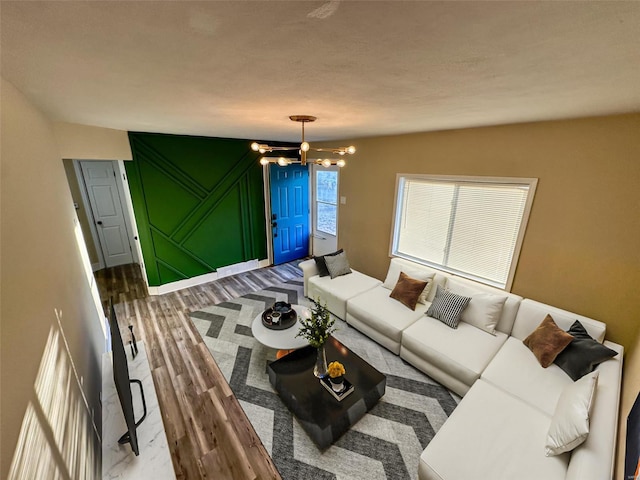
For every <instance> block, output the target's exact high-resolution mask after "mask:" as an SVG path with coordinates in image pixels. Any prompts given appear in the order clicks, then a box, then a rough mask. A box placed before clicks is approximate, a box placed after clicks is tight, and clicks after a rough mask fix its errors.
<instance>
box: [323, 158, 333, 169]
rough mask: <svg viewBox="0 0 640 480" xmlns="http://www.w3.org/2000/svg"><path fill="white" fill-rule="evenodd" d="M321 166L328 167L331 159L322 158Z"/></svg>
mask: <svg viewBox="0 0 640 480" xmlns="http://www.w3.org/2000/svg"><path fill="white" fill-rule="evenodd" d="M322 166H323V167H325V168H329V167H330V166H331V160H329V159H328V158H325V159H324V160H322Z"/></svg>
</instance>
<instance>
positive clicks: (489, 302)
mask: <svg viewBox="0 0 640 480" xmlns="http://www.w3.org/2000/svg"><path fill="white" fill-rule="evenodd" d="M447 288H448V289H449V290H451V291H452V292H453V293H457V294H458V295H464V296H466V297H471V300H470V301H469V305H467V308H465V309H464V311H463V312H462V316H461V317H460V320H462V321H463V322H467V323H470V324H471V325H473V326H474V327H477V328H479V329H481V330H484V331H485V332H488V333H490V334H492V335H493V334H494V333H495V331H496V326H497V325H498V322H499V321H500V317H501V316H502V309H503V308H504V304H505V302H506V301H507V295H496V294H492V293H486V292H484V291H483V290H480V289H479V288H473V287H471V286H469V285H466V284H463V283H461V282H459V281H457V280H456V279H450V280H449V281H448V282H447Z"/></svg>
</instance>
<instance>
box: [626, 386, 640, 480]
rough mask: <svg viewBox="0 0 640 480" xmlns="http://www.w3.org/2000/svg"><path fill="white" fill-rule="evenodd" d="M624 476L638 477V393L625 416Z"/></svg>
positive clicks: (639, 422)
mask: <svg viewBox="0 0 640 480" xmlns="http://www.w3.org/2000/svg"><path fill="white" fill-rule="evenodd" d="M624 478H626V479H629V480H636V479H637V478H640V395H638V397H637V398H636V401H635V403H634V404H633V407H632V408H631V412H629V416H628V417H627V448H626V453H625V467H624Z"/></svg>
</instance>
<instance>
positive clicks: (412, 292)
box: [389, 272, 429, 310]
mask: <svg viewBox="0 0 640 480" xmlns="http://www.w3.org/2000/svg"><path fill="white" fill-rule="evenodd" d="M428 284H429V282H428V281H427V282H423V281H422V280H416V279H415V278H411V277H410V276H409V275H407V274H406V273H404V272H400V277H399V278H398V283H396V286H395V287H393V290H392V291H391V293H390V294H389V297H391V298H393V299H394V300H398V301H399V302H400V303H402V304H403V305H405V306H407V307H408V308H410V309H411V310H415V309H416V304H417V303H418V298H419V297H421V296H422V295H424V293H423V292H424V289H425V287H426V286H427V285H428Z"/></svg>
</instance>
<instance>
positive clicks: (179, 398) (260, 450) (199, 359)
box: [95, 262, 301, 480]
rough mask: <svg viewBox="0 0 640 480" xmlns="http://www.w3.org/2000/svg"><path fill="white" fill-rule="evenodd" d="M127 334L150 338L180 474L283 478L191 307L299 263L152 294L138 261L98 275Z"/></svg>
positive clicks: (278, 277)
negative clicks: (192, 317) (131, 328)
mask: <svg viewBox="0 0 640 480" xmlns="http://www.w3.org/2000/svg"><path fill="white" fill-rule="evenodd" d="M95 276H96V281H97V284H98V289H99V291H100V295H101V298H102V299H103V303H104V304H105V305H106V304H107V302H108V298H109V297H113V302H114V304H115V310H116V314H117V316H118V322H119V324H120V328H121V330H122V334H123V336H124V338H128V335H129V332H128V326H129V325H133V326H134V331H135V333H136V337H137V338H138V339H142V340H144V342H145V346H146V350H147V353H148V356H149V362H150V364H151V372H152V375H153V381H154V384H155V387H156V392H157V394H158V400H159V402H160V409H161V410H162V418H163V421H164V426H165V430H166V433H167V439H168V441H169V448H170V450H171V455H172V459H173V466H174V469H175V472H176V476H177V477H178V478H179V479H188V480H197V479H227V478H230V479H235V478H237V479H243V480H245V479H270V478H274V479H279V478H280V474H279V473H278V471H277V470H276V468H275V466H274V465H273V463H272V461H271V458H270V457H269V454H268V453H267V451H266V450H265V449H264V447H263V446H262V443H261V442H260V439H259V438H258V436H257V435H256V433H255V431H254V429H253V427H252V426H251V423H250V422H249V420H248V419H247V417H246V415H245V414H244V412H243V410H242V408H241V407H240V404H239V403H238V401H237V399H236V398H235V396H234V395H233V393H232V392H231V390H230V388H229V385H228V384H227V382H226V380H225V379H224V377H223V376H222V373H221V372H220V370H219V369H218V366H217V365H216V363H215V361H214V360H213V357H212V356H211V354H210V353H209V351H208V350H207V347H206V345H205V344H204V342H203V341H202V338H201V337H200V334H199V333H198V332H197V330H195V328H194V327H193V325H192V323H191V322H190V320H189V312H191V311H194V310H199V309H201V308H203V307H208V306H211V305H214V304H216V303H220V302H222V301H225V300H228V299H230V298H235V297H239V296H242V295H245V294H247V293H250V292H252V291H256V290H260V289H263V288H265V287H268V286H270V285H274V284H277V283H281V282H285V281H287V280H290V279H292V278H295V277H299V276H301V271H300V269H299V268H298V267H297V262H294V263H290V264H284V265H279V266H276V267H267V268H262V269H259V270H254V271H251V272H246V273H242V274H238V275H234V276H232V277H226V278H222V279H220V280H217V281H215V282H211V283H207V284H204V285H200V286H197V287H192V288H187V289H184V290H180V291H178V292H174V293H169V294H166V295H159V296H152V297H150V296H148V295H147V290H146V288H145V285H144V281H143V279H142V275H141V273H140V269H139V266H138V265H135V264H134V265H124V266H120V267H114V268H110V269H104V270H101V271H98V272H96V273H95Z"/></svg>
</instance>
